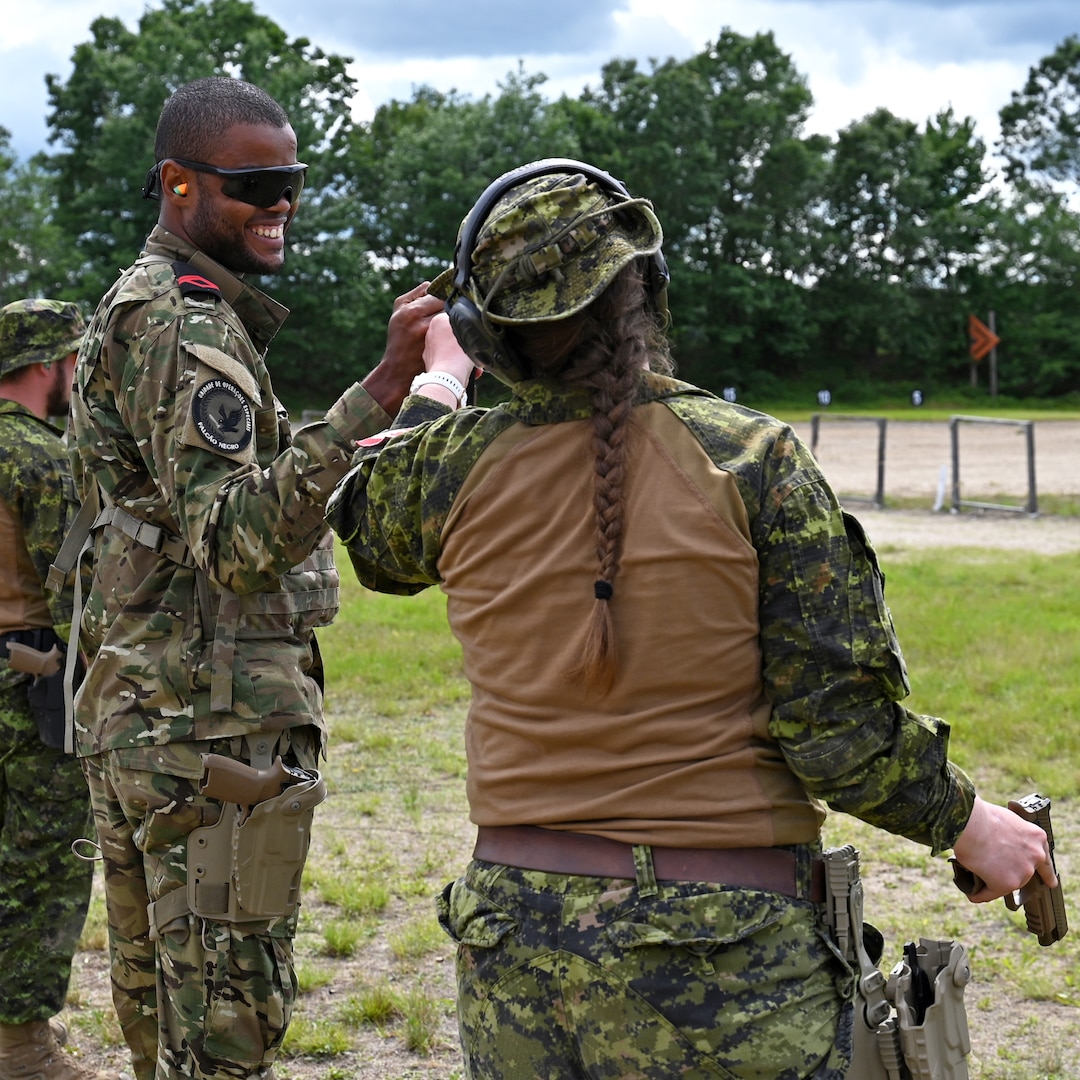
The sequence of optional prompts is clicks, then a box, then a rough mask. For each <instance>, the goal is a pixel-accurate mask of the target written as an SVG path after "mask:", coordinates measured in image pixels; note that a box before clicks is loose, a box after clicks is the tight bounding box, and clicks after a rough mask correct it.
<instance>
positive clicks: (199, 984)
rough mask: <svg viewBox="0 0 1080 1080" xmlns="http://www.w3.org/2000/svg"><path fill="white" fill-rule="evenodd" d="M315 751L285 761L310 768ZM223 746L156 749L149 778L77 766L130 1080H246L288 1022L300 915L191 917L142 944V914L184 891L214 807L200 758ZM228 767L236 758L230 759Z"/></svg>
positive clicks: (297, 747)
mask: <svg viewBox="0 0 1080 1080" xmlns="http://www.w3.org/2000/svg"><path fill="white" fill-rule="evenodd" d="M318 745H319V744H318V739H317V737H316V739H315V740H314V741H312V742H311V743H310V745H308V742H307V741H304V740H301V739H294V740H293V754H292V755H291V756H290V761H291V762H292V763H294V764H297V765H299V766H300V767H302V768H307V769H313V768H315V767H316V764H317V762H316V758H317V748H318ZM233 749H235V748H234V747H233V746H232V744H231V743H230V742H229V741H228V740H219V741H215V742H212V743H172V744H170V745H167V746H161V747H157V748H155V753H154V758H155V760H154V762H153V763H154V765H155V766H156V768H158V769H162V770H164V771H161V772H158V771H146V770H140V769H134V768H131V767H130V760H129V762H128V764H127V766H125V765H123V764H121V763H120V758H121V755H122V753H123V752H122V751H121V752H108V751H107V752H106V753H104V754H101V755H97V756H95V757H90V758H85V759H84V768H85V769H86V774H87V780H88V781H89V785H90V794H91V797H92V801H93V807H94V817H95V820H96V822H97V831H98V842H99V843H100V844H101V851H102V856H103V858H104V866H105V900H106V907H107V910H108V917H109V939H110V950H111V968H112V988H113V1003H114V1005H115V1007H116V1012H117V1015H118V1017H119V1019H120V1026H121V1028H122V1029H123V1032H124V1038H125V1039H126V1041H127V1044H128V1046H129V1048H130V1050H131V1060H132V1068H133V1069H134V1072H135V1076H136V1077H137V1078H138V1080H181V1078H187V1080H191V1078H194V1080H249V1078H256V1077H263V1076H268V1075H270V1072H269V1070H270V1067H271V1065H272V1064H273V1061H274V1059H275V1057H276V1056H277V1051H278V1048H279V1047H280V1045H281V1041H282V1039H283V1038H284V1037H285V1031H286V1028H287V1027H288V1024H289V1019H290V1017H291V1015H292V1009H293V1004H294V1002H295V1000H296V992H297V984H296V976H295V973H294V971H293V958H292V940H293V938H294V936H295V934H296V920H297V914H296V912H294V913H293V914H292V915H291V916H289V917H288V918H279V919H268V920H264V921H261V922H245V923H228V922H217V921H214V920H210V919H203V918H199V917H197V916H195V915H193V914H191V913H188V914H186V915H183V916H181V917H179V918H176V919H173V920H172V921H170V922H168V923H167V924H166V925H165V926H164V927H162V928H161V932H160V934H159V935H158V936H157V937H156V938H155V939H151V937H150V924H149V918H148V914H147V905H148V903H149V902H150V901H156V900H159V899H160V898H161V897H163V896H165V895H166V894H167V893H171V892H172V891H173V890H175V889H180V888H186V887H187V840H188V834H189V833H190V832H191V831H192V829H195V828H198V827H199V826H201V825H212V824H214V822H216V821H217V820H218V818H219V817H220V815H221V811H222V804H221V803H220V802H218V801H217V800H215V799H209V798H207V797H206V796H204V795H200V794H199V793H198V784H199V778H200V777H201V775H202V764H201V761H200V754H202V753H216V754H229V753H230V752H231V750H233ZM234 756H235V755H234Z"/></svg>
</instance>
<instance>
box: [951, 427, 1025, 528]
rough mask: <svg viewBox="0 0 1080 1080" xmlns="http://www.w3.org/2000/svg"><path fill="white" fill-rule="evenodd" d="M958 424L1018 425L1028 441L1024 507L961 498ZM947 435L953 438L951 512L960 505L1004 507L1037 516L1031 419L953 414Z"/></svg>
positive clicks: (981, 508)
mask: <svg viewBox="0 0 1080 1080" xmlns="http://www.w3.org/2000/svg"><path fill="white" fill-rule="evenodd" d="M961 424H1008V425H1010V426H1012V427H1018V428H1020V429H1021V430H1022V431H1023V432H1024V435H1025V439H1026V443H1027V485H1028V492H1027V502H1026V503H1025V505H1023V506H1017V505H1015V504H1010V503H989V502H977V501H975V500H972V499H961V498H960V425H961ZM949 438H950V440H951V441H952V512H953V513H954V514H957V513H959V512H960V507H962V506H971V507H974V508H976V509H978V510H1007V511H1011V512H1013V513H1018V514H1029V515H1030V516H1031V517H1038V514H1039V502H1038V497H1037V494H1036V491H1035V423H1034V421H1032V420H1004V419H1001V418H1000V417H996V416H959V415H957V416H953V417H951V418H950V419H949Z"/></svg>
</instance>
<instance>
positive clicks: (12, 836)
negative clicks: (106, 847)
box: [0, 685, 93, 1024]
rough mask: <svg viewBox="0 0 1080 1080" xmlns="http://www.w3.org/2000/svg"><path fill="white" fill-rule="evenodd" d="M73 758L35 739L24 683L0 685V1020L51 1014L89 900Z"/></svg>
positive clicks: (85, 809)
mask: <svg viewBox="0 0 1080 1080" xmlns="http://www.w3.org/2000/svg"><path fill="white" fill-rule="evenodd" d="M92 829H93V823H92V821H91V818H90V800H89V796H88V794H87V791H86V781H85V780H84V779H83V776H82V770H81V769H80V768H79V763H78V761H77V760H76V759H75V758H72V757H67V756H65V754H64V753H63V752H62V751H60V750H53V749H52V748H50V747H48V746H46V745H45V744H44V743H42V741H41V740H40V739H39V738H38V733H37V725H36V723H35V722H34V717H33V714H32V713H31V712H30V707H29V705H28V704H27V700H26V686H25V685H18V686H13V687H8V688H5V689H0V1023H4V1024H22V1023H25V1022H27V1021H29V1020H46V1019H48V1018H49V1017H50V1016H55V1015H56V1014H57V1013H58V1012H59V1011H60V1010H61V1009H62V1008H63V1007H64V1000H65V998H66V997H67V989H68V980H69V978H70V976H71V957H72V954H73V953H74V952H75V949H76V946H77V945H78V942H79V935H80V934H81V933H82V928H83V923H84V922H85V921H86V908H87V905H88V904H89V902H90V888H91V884H92V882H93V866H92V865H91V864H90V863H87V862H83V861H82V860H81V859H77V858H76V857H75V856H74V855H73V854H72V853H71V843H72V841H73V840H77V839H79V838H80V837H89V836H93V832H92Z"/></svg>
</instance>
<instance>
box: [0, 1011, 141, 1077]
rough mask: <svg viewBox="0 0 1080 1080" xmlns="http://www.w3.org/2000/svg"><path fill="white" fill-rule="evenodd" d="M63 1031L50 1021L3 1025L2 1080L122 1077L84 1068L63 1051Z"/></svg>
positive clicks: (0, 1045)
mask: <svg viewBox="0 0 1080 1080" xmlns="http://www.w3.org/2000/svg"><path fill="white" fill-rule="evenodd" d="M61 1032H62V1033H63V1035H64V1037H65V1038H66V1037H67V1029H66V1028H64V1026H63V1025H62V1024H61V1025H60V1031H57V1030H56V1026H55V1025H53V1024H51V1023H50V1022H49V1021H47V1020H31V1021H30V1022H29V1023H26V1024H0V1080H121V1078H120V1075H119V1074H118V1073H114V1072H104V1071H97V1072H95V1071H91V1070H90V1069H84V1068H83V1067H82V1066H81V1065H80V1064H79V1063H78V1062H77V1061H75V1059H74V1058H71V1057H69V1056H68V1055H67V1054H65V1053H63V1052H62V1051H61V1050H60V1044H59V1042H58V1037H59V1035H60V1034H61Z"/></svg>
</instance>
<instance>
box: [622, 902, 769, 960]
mask: <svg viewBox="0 0 1080 1080" xmlns="http://www.w3.org/2000/svg"><path fill="white" fill-rule="evenodd" d="M784 917H785V913H784V907H783V903H782V901H781V900H778V899H773V898H772V894H771V893H762V892H757V891H753V890H739V891H723V892H722V891H719V890H717V891H716V892H705V893H702V892H698V893H694V894H693V895H683V894H677V895H674V896H664V895H663V893H661V894H660V895H659V896H657V897H654V898H651V899H648V900H642V901H641V902H640V903H638V904H637V905H636V906H635V907H634V908H632V909H631V910H629V911H627V912H626V913H625V914H624V915H623V916H621V917H620V918H617V919H615V920H613V921H612V922H610V923H609V924H608V926H607V928H606V929H607V934H608V937H609V938H610V939H611V940H612V941H613V942H614V943H615V944H616V945H618V946H620V947H621V948H624V949H632V948H635V947H638V946H643V945H662V946H668V947H670V946H679V947H682V948H685V949H689V950H690V951H691V952H699V953H708V952H711V951H712V950H713V949H716V948H719V947H720V946H721V945H730V944H732V943H734V942H737V941H742V940H744V939H745V938H749V937H752V936H753V935H754V934H757V933H758V932H760V931H761V930H763V929H765V928H766V927H769V926H774V925H775V924H777V923H780V922H782V921H783V920H784Z"/></svg>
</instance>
